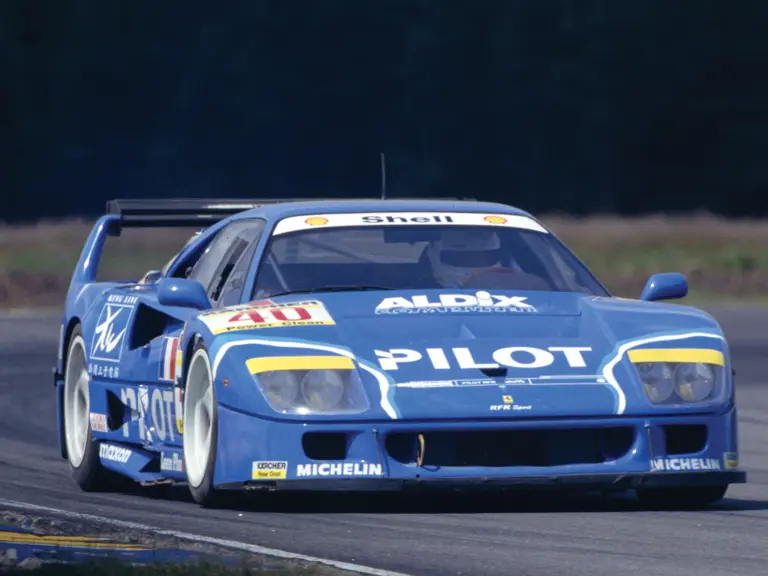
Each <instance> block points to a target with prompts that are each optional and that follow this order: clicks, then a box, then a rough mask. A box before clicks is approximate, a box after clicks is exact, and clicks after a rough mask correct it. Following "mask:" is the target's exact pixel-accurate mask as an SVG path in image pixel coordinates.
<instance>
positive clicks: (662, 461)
mask: <svg viewBox="0 0 768 576" xmlns="http://www.w3.org/2000/svg"><path fill="white" fill-rule="evenodd" d="M721 469H722V466H721V464H720V460H719V459H717V458H656V459H654V460H651V472H689V471H711V470H721Z"/></svg>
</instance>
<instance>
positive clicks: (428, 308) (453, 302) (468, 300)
mask: <svg viewBox="0 0 768 576" xmlns="http://www.w3.org/2000/svg"><path fill="white" fill-rule="evenodd" d="M527 299H528V298H527V297H525V296H504V295H499V294H491V293H490V292H486V291H484V290H481V291H479V292H476V293H475V294H440V295H439V296H437V300H436V301H430V300H429V296H426V295H417V296H412V297H411V298H405V297H402V296H400V297H398V296H395V297H392V298H385V299H384V300H382V302H381V304H379V305H378V306H376V314H428V313H433V314H434V313H440V312H442V313H445V312H496V313H499V312H502V313H503V312H537V310H536V308H535V307H534V306H532V305H531V304H528V303H527V302H526V300H527Z"/></svg>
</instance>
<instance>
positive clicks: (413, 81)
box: [0, 0, 768, 220]
mask: <svg viewBox="0 0 768 576" xmlns="http://www.w3.org/2000/svg"><path fill="white" fill-rule="evenodd" d="M766 25H768V2H765V0H739V2H729V1H727V0H697V1H696V2H684V1H682V0H671V1H670V0H636V1H634V2H617V1H616V0H569V1H566V0H547V1H545V0H536V1H531V0H519V1H518V0H303V1H302V0H242V1H236V0H225V1H222V2H211V1H210V0H205V1H203V0H184V1H175V0H163V1H157V0H48V1H44V0H0V50H1V53H0V71H1V72H2V75H0V186H2V203H0V219H6V220H28V219H33V218H38V217H51V216H60V215H68V214H89V215H93V214H97V213H99V212H100V211H101V210H103V202H104V201H105V200H107V199H109V198H114V197H161V196H229V197H240V196H243V197H245V196H249V197H259V196H261V197H289V196H298V197H314V196H334V197H339V196H361V195H362V196H372V195H376V194H378V192H379V152H381V151H384V152H385V153H386V154H387V158H388V164H389V174H388V176H389V178H388V181H389V191H390V194H391V195H393V196H394V195H398V196H406V195H411V196H456V195H470V196H474V197H477V198H482V199H493V200H502V201H505V202H508V203H511V204H515V205H519V206H521V207H523V208H525V209H528V210H532V211H535V212H539V213H541V212H552V211H567V212H571V213H586V212H597V211H599V212H620V213H637V212H653V211H675V210H695V209H708V210H712V211H714V212H719V213H725V214H733V215H756V214H765V213H768V195H766V194H765V190H766V185H768V162H765V161H764V158H763V156H764V155H765V153H766V151H767V150H768V81H766V75H765V71H766V69H767V67H766V65H767V64H768V35H766V33H765V30H766Z"/></svg>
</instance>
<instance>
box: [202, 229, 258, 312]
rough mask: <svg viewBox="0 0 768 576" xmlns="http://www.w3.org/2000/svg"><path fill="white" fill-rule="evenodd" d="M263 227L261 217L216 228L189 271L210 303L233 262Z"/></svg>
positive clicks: (228, 273)
mask: <svg viewBox="0 0 768 576" xmlns="http://www.w3.org/2000/svg"><path fill="white" fill-rule="evenodd" d="M263 229H264V221H263V220H258V219H250V220H238V221H237V222H233V223H232V224H230V225H229V226H227V227H225V228H224V229H222V230H220V231H219V233H218V234H217V235H216V237H215V238H214V239H213V240H212V241H211V243H210V244H209V245H208V247H207V248H206V249H205V252H203V254H202V255H201V256H200V259H199V260H198V261H197V264H195V266H194V268H192V270H191V271H190V273H189V276H188V277H189V278H190V279H191V280H197V281H198V282H200V283H201V284H202V285H203V287H204V288H205V291H206V292H207V293H208V297H209V298H210V299H211V302H213V303H214V304H215V303H216V302H218V300H219V298H220V296H221V292H222V288H223V287H224V284H225V282H226V281H227V280H228V279H229V276H230V274H231V273H232V270H233V269H234V267H235V264H236V263H237V261H238V260H239V258H240V256H242V255H243V253H244V252H245V251H246V249H247V248H248V247H249V246H250V245H251V244H252V243H254V242H255V241H256V240H257V239H258V238H259V236H260V235H261V231H262V230H263Z"/></svg>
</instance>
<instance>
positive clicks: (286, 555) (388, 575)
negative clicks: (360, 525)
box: [0, 498, 409, 576]
mask: <svg viewBox="0 0 768 576" xmlns="http://www.w3.org/2000/svg"><path fill="white" fill-rule="evenodd" d="M0 507H7V508H16V509H20V510H28V511H30V512H47V513H49V514H56V515H58V516H64V517H65V518H70V519H73V520H80V521H83V522H88V521H90V522H99V523H100V524H111V525H112V526H116V527H119V528H126V529H130V530H142V531H144V532H152V533H154V534H159V535H161V536H171V537H173V538H178V539H180V540H189V541H191V542H198V543H205V544H212V545H214V546H222V547H224V548H230V549H232V550H241V551H244V552H250V553H251V554H259V555H261V556H272V557H274V558H282V559H284V560H303V561H304V562H313V563H316V564H325V565H326V566H332V567H334V568H338V569H339V570H348V571H350V572H357V573H359V574H370V575H371V576H409V575H408V574H403V573H402V572H390V571H389V570H379V569H378V568H371V567H369V566H361V565H359V564H352V563H349V562H337V561H336V560H328V559H327V558H315V557H314V556H305V555H304V554H295V553H293V552H285V551H283V550H276V549H274V548H264V547H262V546H256V545H255V544H246V543H245V542H237V541H234V540H222V539H220V538H211V537H209V536H199V535H197V534H188V533H187V532H176V531H175V530H162V529H160V528H155V527H154V526H147V525H146V524H139V523H137V522H126V521H124V520H114V519H112V518H104V517H102V516H93V515H91V514H81V513H79V512H69V511H68V510H60V509H58V508H49V507H47V506H38V505H37V504H27V503H26V502H16V501H14V500H4V499H2V498H0Z"/></svg>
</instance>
